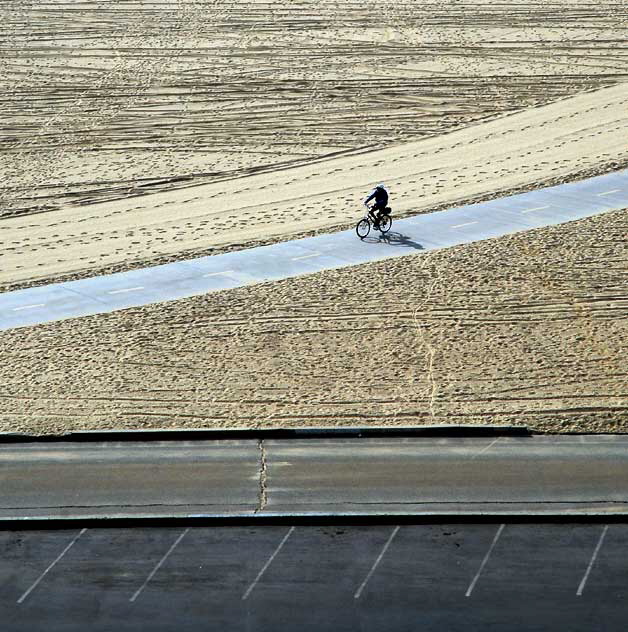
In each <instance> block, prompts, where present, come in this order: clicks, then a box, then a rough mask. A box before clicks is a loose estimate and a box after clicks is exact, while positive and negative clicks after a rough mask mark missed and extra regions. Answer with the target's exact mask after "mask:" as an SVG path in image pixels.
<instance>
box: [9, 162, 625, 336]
mask: <svg viewBox="0 0 628 632" xmlns="http://www.w3.org/2000/svg"><path fill="white" fill-rule="evenodd" d="M626 206H628V170H624V171H620V172H616V173H612V174H608V175H604V176H598V177H595V178H590V179H588V180H583V181H580V182H575V183H569V184H563V185H560V186H556V187H551V188H547V189H540V190H538V191H532V192H529V193H523V194H520V195H514V196H511V197H506V198H501V199H497V200H492V201H490V202H485V203H482V204H472V205H469V206H463V207H459V208H453V209H449V210H446V211H440V212H436V213H429V214H425V215H418V216H416V217H411V218H408V219H404V220H398V221H397V220H395V221H394V223H393V227H392V230H391V232H390V233H389V234H388V235H387V236H386V237H385V238H383V239H380V238H379V233H371V235H370V236H369V237H368V238H367V239H365V240H364V241H360V240H359V239H358V238H357V236H356V234H355V231H354V230H349V231H344V232H340V233H335V234H329V235H321V236H319V237H311V238H307V239H299V240H296V241H289V242H282V243H278V244H274V245H271V246H263V247H260V248H252V249H249V250H241V251H238V252H231V253H226V254H222V255H216V256H210V257H201V258H198V259H191V260H188V261H180V262H176V263H170V264H167V265H162V266H156V267H152V268H144V269H141V270H131V271H129V272H123V273H119V274H112V275H108V276H101V277H93V278H89V279H83V280H80V281H74V282H68V283H58V284H54V285H49V286H43V287H37V288H31V289H27V290H20V291H16V292H6V293H4V294H2V295H0V330H6V329H11V328H15V327H25V326H28V325H34V324H37V323H45V322H50V321H55V320H62V319H65V318H75V317H77V316H85V315H88V314H98V313H103V312H112V311H115V310H119V309H124V308H127V307H136V306H139V305H147V304H149V303H157V302H161V301H168V300H174V299H179V298H185V297H189V296H194V295H199V294H205V293H207V292H212V291H216V290H223V289H227V288H234V287H239V286H243V285H249V284H252V283H260V282H263V281H273V280H278V279H285V278H287V277H293V276H299V275H304V274H311V273H312V272H319V271H321V270H327V269H331V268H341V267H344V266H350V265H355V264H358V263H364V262H367V261H376V260H380V259H386V258H389V257H400V256H404V255H408V254H414V253H417V252H424V251H428V250H434V249H438V248H447V247H449V246H454V245H457V244H463V243H469V242H472V241H478V240H481V239H487V238H489V237H497V236H500V235H505V234H508V233H513V232H519V231H524V230H529V229H531V228H537V227H540V226H548V225H553V224H560V223H562V222H568V221H571V220H576V219H581V218H583V217H588V216H591V215H596V214H598V213H603V212H605V211H609V210H613V209H620V208H624V207H626ZM393 207H394V200H393ZM358 219H359V216H356V222H357V220H358Z"/></svg>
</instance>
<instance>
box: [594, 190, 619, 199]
mask: <svg viewBox="0 0 628 632" xmlns="http://www.w3.org/2000/svg"><path fill="white" fill-rule="evenodd" d="M620 191H621V189H613V190H612V191H604V193H598V197H599V196H602V195H611V193H619V192H620Z"/></svg>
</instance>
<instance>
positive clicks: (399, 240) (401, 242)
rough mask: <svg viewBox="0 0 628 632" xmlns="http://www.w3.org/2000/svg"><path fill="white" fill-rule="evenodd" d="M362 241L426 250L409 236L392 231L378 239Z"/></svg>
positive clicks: (380, 235) (379, 236)
mask: <svg viewBox="0 0 628 632" xmlns="http://www.w3.org/2000/svg"><path fill="white" fill-rule="evenodd" d="M362 241H366V242H367V243H371V244H388V245H389V246H405V247H406V248H414V250H425V248H424V247H423V246H422V245H421V244H419V243H417V242H416V241H412V239H410V237H408V235H402V234H401V233H397V232H394V231H390V232H389V233H386V234H384V235H382V234H381V233H380V234H379V235H378V236H377V237H375V236H372V237H371V236H369V237H365V238H364V239H363V240H362Z"/></svg>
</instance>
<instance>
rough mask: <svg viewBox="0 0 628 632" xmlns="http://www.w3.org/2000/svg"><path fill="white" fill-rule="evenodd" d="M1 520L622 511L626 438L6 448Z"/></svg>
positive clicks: (626, 489) (626, 491) (627, 475)
mask: <svg viewBox="0 0 628 632" xmlns="http://www.w3.org/2000/svg"><path fill="white" fill-rule="evenodd" d="M0 480H2V492H1V493H0V520H1V519H5V520H23V519H37V518H41V519H57V518H86V517H90V518H132V517H180V518H190V517H215V516H228V517H242V516H249V517H250V516H256V515H258V516H267V517H269V516H277V515H292V516H317V515H336V516H339V515H345V516H353V515H365V516H372V515H380V516H382V515H414V516H419V515H420V516H424V515H428V516H429V515H483V514H490V515H528V514H531V513H532V514H537V515H563V516H566V515H587V514H592V515H628V435H608V436H599V435H597V436H596V435H583V436H568V435H556V436H544V435H542V436H539V435H533V436H530V437H516V436H497V437H466V438H438V437H405V438H404V437H395V438H355V439H351V438H342V439H341V438H329V439H325V438H309V439H303V440H301V439H293V440H290V439H255V438H251V439H250V440H246V439H242V440H215V441H169V442H168V441H163V442H154V443H140V442H136V441H128V442H107V443H64V442H58V443H18V444H7V445H0Z"/></svg>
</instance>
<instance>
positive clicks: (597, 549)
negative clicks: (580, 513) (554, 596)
mask: <svg viewBox="0 0 628 632" xmlns="http://www.w3.org/2000/svg"><path fill="white" fill-rule="evenodd" d="M607 531H608V525H606V526H605V527H604V529H602V533H601V534H600V539H599V540H598V542H597V546H596V547H595V551H593V555H592V556H591V561H590V562H589V565H588V566H587V570H586V572H585V574H584V577H583V578H582V581H581V582H580V585H579V586H578V590H577V591H576V595H577V596H578V597H580V596H582V591H583V590H584V586H585V584H586V583H587V579H589V573H590V572H591V569H592V568H593V564H594V563H595V559H596V558H597V554H598V553H599V552H600V549H601V548H602V542H604V538H605V537H606V532H607Z"/></svg>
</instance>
